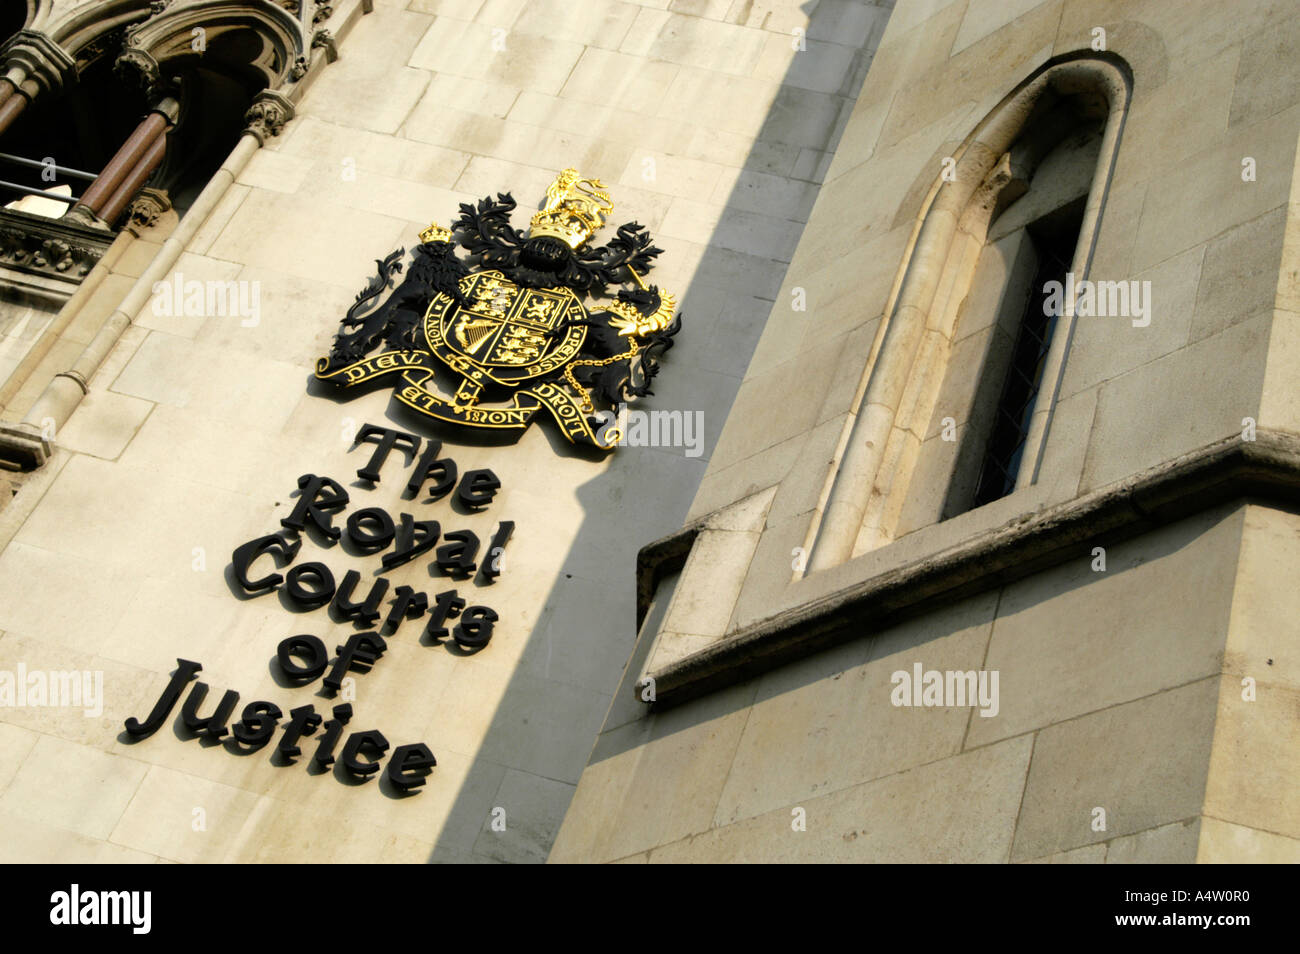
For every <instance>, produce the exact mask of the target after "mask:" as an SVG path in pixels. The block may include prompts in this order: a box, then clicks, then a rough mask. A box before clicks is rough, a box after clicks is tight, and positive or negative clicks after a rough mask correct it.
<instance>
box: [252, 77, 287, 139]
mask: <svg viewBox="0 0 1300 954" xmlns="http://www.w3.org/2000/svg"><path fill="white" fill-rule="evenodd" d="M291 119H293V103H291V102H290V101H289V99H288V97H287V96H285V95H284V94H283V93H277V92H276V91H275V90H269V89H268V90H263V91H262V92H260V93H258V94H257V96H256V97H255V98H254V99H253V105H252V106H250V107H248V112H246V113H244V122H246V123H247V124H248V126H247V131H248V132H250V133H252V134H253V135H254V136H256V137H257V141H258V142H259V143H263V144H265V142H266V140H267V139H270V138H271V137H272V136H278V135H280V130H281V129H283V128H284V124H285V123H287V122H288V121H289V120H291Z"/></svg>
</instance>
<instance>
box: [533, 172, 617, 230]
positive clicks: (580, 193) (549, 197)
mask: <svg viewBox="0 0 1300 954" xmlns="http://www.w3.org/2000/svg"><path fill="white" fill-rule="evenodd" d="M604 188H605V186H604V183H602V182H601V181H600V180H599V179H584V178H583V177H582V176H581V175H580V174H579V172H578V170H577V169H572V168H570V169H565V170H564V171H563V172H561V173H560V174H559V175H558V176H556V177H555V181H554V182H552V183H551V184H550V185H549V186H547V188H546V205H544V206H543V207H542V209H541V211H539V212H538V213H537V214H536V215H534V216H533V217H532V219H531V220H530V221H529V223H528V225H529V228H528V235H529V237H530V238H537V237H539V236H542V235H550V236H553V237H555V238H558V239H560V240H562V241H564V242H565V243H567V244H568V246H569V247H570V248H577V247H578V246H579V245H581V244H582V243H583V242H585V241H587V239H589V238H591V236H592V235H594V234H595V233H596V232H597V231H598V230H599V229H600V227H601V226H602V225H604V224H605V216H606V215H608V214H609V213H610V212H612V211H613V210H614V203H613V201H612V200H611V199H610V197H609V193H608V192H605V191H604Z"/></svg>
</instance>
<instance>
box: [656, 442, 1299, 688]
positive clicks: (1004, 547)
mask: <svg viewBox="0 0 1300 954" xmlns="http://www.w3.org/2000/svg"><path fill="white" fill-rule="evenodd" d="M1256 437H1257V439H1256V440H1253V441H1246V440H1243V439H1242V438H1241V437H1232V438H1228V439H1225V440H1223V441H1219V442H1217V443H1215V444H1210V445H1208V446H1206V447H1202V448H1200V449H1199V450H1196V451H1193V452H1192V453H1189V454H1186V455H1184V456H1182V457H1179V458H1176V459H1174V460H1172V461H1169V462H1167V463H1165V464H1162V465H1160V466H1158V467H1153V468H1151V469H1150V470H1147V471H1144V472H1142V473H1140V474H1137V475H1135V476H1133V477H1131V478H1129V479H1127V480H1124V481H1121V482H1119V483H1116V484H1112V485H1111V486H1109V487H1105V488H1102V489H1101V490H1098V491H1095V492H1093V493H1089V494H1085V495H1084V496H1082V497H1078V498H1076V499H1074V500H1071V501H1069V502H1068V503H1064V504H1060V505H1058V506H1055V507H1051V508H1048V509H1045V510H1040V511H1036V512H1034V513H1031V514H1026V515H1025V516H1024V517H1021V518H1019V519H1017V520H1014V521H1012V522H1011V523H1008V524H1005V525H1003V526H1001V527H997V528H995V529H992V530H989V531H986V532H983V533H980V534H977V535H975V536H973V537H971V538H969V539H967V540H964V541H962V542H961V543H959V544H956V545H955V546H952V547H949V548H948V549H946V550H943V551H941V552H939V553H936V554H934V555H932V556H929V557H926V558H924V559H921V560H917V561H914V562H912V563H908V564H906V565H904V566H901V567H897V568H895V569H892V570H889V571H887V572H885V573H881V574H878V575H876V576H873V577H871V578H869V579H865V580H862V581H860V582H858V583H855V584H853V585H851V586H848V587H845V588H844V589H842V590H839V591H837V592H835V593H832V594H830V595H828V596H825V597H822V598H820V599H817V600H814V601H813V602H810V603H808V604H805V605H803V606H800V607H797V608H795V609H793V610H789V611H786V612H783V613H780V614H778V615H776V616H773V617H770V618H768V619H765V620H762V621H760V622H759V623H756V624H754V625H752V626H749V627H747V628H745V629H743V630H740V631H739V632H736V633H732V634H731V635H729V636H727V637H725V638H723V639H721V640H719V641H718V642H717V643H715V644H714V645H712V646H709V647H708V648H706V649H702V650H700V651H699V652H696V653H693V654H692V655H690V656H687V657H686V658H685V659H682V660H679V661H677V662H675V663H672V664H671V665H669V666H666V667H665V668H664V669H662V670H660V671H659V672H655V673H651V674H650V675H651V676H652V677H653V678H654V681H655V696H656V700H657V701H656V702H655V704H654V707H655V709H665V708H671V707H672V706H675V705H679V704H681V703H683V702H686V701H688V700H690V699H694V698H696V697H698V696H701V695H704V694H706V693H709V692H713V691H716V690H718V689H721V688H723V687H725V686H728V685H731V684H733V683H736V682H740V681H742V680H744V679H748V678H751V677H753V676H756V675H759V674H761V673H764V672H767V671H769V670H772V669H775V668H777V667H779V666H782V665H785V664H787V663H789V662H791V661H793V660H796V659H799V658H801V657H803V656H807V655H809V654H811V653H814V652H817V651H819V650H821V649H825V648H826V647H828V646H834V645H837V644H839V643H844V642H848V641H850V640H853V639H858V638H861V637H864V636H867V635H870V634H871V633H873V632H877V631H879V630H881V629H884V628H886V627H887V626H890V625H893V624H894V623H896V622H898V621H899V620H901V619H905V618H907V617H908V616H911V615H916V614H918V613H921V612H925V611H926V610H929V609H932V608H934V607H935V605H936V604H937V603H950V602H953V601H956V600H960V599H964V598H966V597H969V596H972V595H974V594H976V593H980V592H982V591H985V590H989V589H992V588H994V587H998V586H1003V585H1006V584H1007V583H1011V582H1013V581H1015V580H1019V579H1023V578H1024V577H1027V576H1030V575H1032V574H1034V573H1038V572H1041V571H1042V570H1046V569H1048V568H1050V567H1053V566H1058V565H1060V564H1062V563H1065V562H1067V561H1069V560H1079V559H1090V558H1091V548H1092V547H1093V546H1108V545H1113V544H1115V543H1118V542H1120V541H1122V540H1126V539H1129V538H1131V537H1134V536H1137V535H1139V534H1141V533H1145V532H1149V531H1151V530H1153V529H1155V528H1157V527H1160V526H1163V525H1165V524H1169V523H1172V522H1174V521H1176V520H1179V519H1182V518H1183V517H1187V516H1190V515H1192V514H1195V513H1197V512H1200V511H1202V510H1206V509H1208V508H1210V507H1213V506H1216V505H1218V504H1222V503H1226V502H1229V501H1232V500H1238V499H1243V498H1248V497H1249V498H1254V499H1258V500H1261V501H1264V502H1276V503H1279V504H1284V505H1287V506H1295V505H1296V504H1297V503H1300V437H1297V436H1296V435H1293V434H1288V433H1284V432H1280V431H1269V430H1264V429H1260V430H1259V431H1258V432H1257V435H1256ZM699 528H700V524H693V525H692V526H691V527H688V528H686V529H684V530H682V531H679V532H678V533H677V534H673V535H672V536H670V537H666V538H664V539H663V540H659V541H656V542H655V543H652V544H650V545H649V546H648V547H646V548H644V549H643V550H642V551H641V555H640V557H639V558H638V576H639V578H638V597H640V596H641V595H642V592H643V591H645V590H649V591H650V593H653V581H654V580H656V579H657V578H660V577H662V576H663V575H664V574H665V573H667V572H670V569H665V567H668V566H669V564H671V563H672V562H673V561H676V565H677V566H680V565H681V561H684V559H685V553H686V552H689V549H690V543H691V542H692V541H693V540H694V538H695V535H696V534H698V532H699ZM683 547H684V550H683ZM656 557H658V558H659V559H658V560H657V562H656Z"/></svg>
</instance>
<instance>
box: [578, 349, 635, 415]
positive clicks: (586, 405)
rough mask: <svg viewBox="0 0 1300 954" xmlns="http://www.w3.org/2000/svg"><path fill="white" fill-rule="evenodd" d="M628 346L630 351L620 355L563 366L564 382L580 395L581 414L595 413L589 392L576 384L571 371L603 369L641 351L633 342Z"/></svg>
mask: <svg viewBox="0 0 1300 954" xmlns="http://www.w3.org/2000/svg"><path fill="white" fill-rule="evenodd" d="M628 344H630V345H631V346H632V350H630V351H625V352H623V353H622V354H616V355H614V357H612V358H602V359H596V358H587V359H586V360H583V361H570V362H569V363H568V364H567V365H565V367H564V378H565V380H566V381H568V382H569V383H570V384H571V385H573V389H574V390H575V391H577V392H578V393H579V394H580V395H582V413H583V414H594V413H596V408H595V407H594V406H592V403H591V392H590V391H589V390H587V389H586V388H584V387H583V386H582V385H581V384H579V383H578V379H577V378H575V377H574V376H573V369H574V368H577V367H590V368H603V367H606V366H608V365H611V364H614V363H615V362H618V361H622V360H623V359H625V358H635V357H636V356H637V354H639V353H640V351H641V349H640V348H638V347H637V343H636V342H635V341H629V342H628Z"/></svg>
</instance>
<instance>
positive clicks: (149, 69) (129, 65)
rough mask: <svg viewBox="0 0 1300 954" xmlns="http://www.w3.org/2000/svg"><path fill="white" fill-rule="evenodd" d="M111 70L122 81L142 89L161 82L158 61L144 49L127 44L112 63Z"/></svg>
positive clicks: (152, 86)
mask: <svg viewBox="0 0 1300 954" xmlns="http://www.w3.org/2000/svg"><path fill="white" fill-rule="evenodd" d="M128 42H129V41H128ZM113 72H114V73H115V74H116V75H117V78H118V79H120V80H121V81H122V82H123V83H127V84H131V83H134V84H135V85H137V86H140V87H142V88H144V89H152V88H154V87H156V86H157V85H158V84H159V83H161V82H162V71H161V69H160V68H159V66H158V61H157V60H155V59H154V58H153V57H152V56H151V55H149V54H148V53H146V52H145V51H144V50H141V49H137V48H133V47H129V46H128V47H127V49H125V50H123V51H122V53H121V54H120V55H119V56H118V58H117V60H116V61H115V62H114V63H113Z"/></svg>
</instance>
